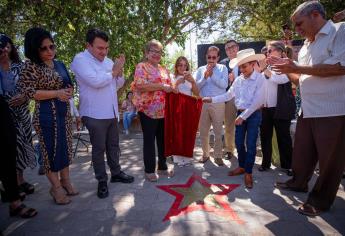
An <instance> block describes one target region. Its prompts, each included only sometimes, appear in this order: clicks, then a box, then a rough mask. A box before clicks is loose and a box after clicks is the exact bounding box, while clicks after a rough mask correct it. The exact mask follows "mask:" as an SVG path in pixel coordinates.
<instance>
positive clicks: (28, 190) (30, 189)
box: [18, 182, 35, 194]
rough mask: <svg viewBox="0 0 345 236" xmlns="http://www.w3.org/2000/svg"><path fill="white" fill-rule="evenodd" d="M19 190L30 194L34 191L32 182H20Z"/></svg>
mask: <svg viewBox="0 0 345 236" xmlns="http://www.w3.org/2000/svg"><path fill="white" fill-rule="evenodd" d="M18 187H19V192H24V193H26V194H32V193H34V192H35V186H33V185H32V184H29V183H28V182H24V183H22V184H20V185H19V186H18Z"/></svg>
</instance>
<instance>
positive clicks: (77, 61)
mask: <svg viewBox="0 0 345 236" xmlns="http://www.w3.org/2000/svg"><path fill="white" fill-rule="evenodd" d="M86 41H87V49H86V50H85V51H84V52H81V53H79V54H77V55H76V56H75V57H74V59H73V62H72V64H71V69H72V71H73V72H74V74H75V76H76V80H77V82H78V85H79V90H80V95H79V99H80V106H79V107H80V111H79V112H80V116H82V121H83V123H84V124H85V126H86V128H87V129H88V130H89V133H90V141H91V144H92V163H93V168H94V171H95V176H96V179H97V180H98V192H97V196H98V197H99V198H105V197H107V196H108V195H109V192H108V185H107V180H108V176H107V173H106V170H105V163H104V153H105V152H106V156H107V163H108V166H109V168H110V172H111V180H110V181H111V182H122V183H131V182H133V181H134V178H133V177H132V176H129V175H127V174H125V173H124V172H123V171H121V167H120V164H119V156H120V148H119V134H118V127H117V117H118V116H119V113H118V101H117V90H118V89H119V88H120V87H122V86H123V84H124V82H125V81H124V78H123V76H122V70H123V66H124V63H125V58H124V55H121V56H120V57H119V58H118V59H117V61H116V63H115V64H114V62H113V61H112V60H111V59H109V58H108V57H107V54H108V51H109V43H108V36H107V34H106V33H105V32H102V31H100V30H98V29H91V30H89V31H88V32H87V34H86Z"/></svg>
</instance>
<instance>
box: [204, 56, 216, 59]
mask: <svg viewBox="0 0 345 236" xmlns="http://www.w3.org/2000/svg"><path fill="white" fill-rule="evenodd" d="M217 58H218V57H216V56H213V57H211V56H207V59H209V60H211V59H212V60H216V59H217Z"/></svg>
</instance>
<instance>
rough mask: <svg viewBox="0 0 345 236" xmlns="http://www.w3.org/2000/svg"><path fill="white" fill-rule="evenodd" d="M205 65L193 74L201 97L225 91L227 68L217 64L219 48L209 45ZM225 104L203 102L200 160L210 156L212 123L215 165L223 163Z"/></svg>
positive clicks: (204, 160) (212, 95) (200, 123)
mask: <svg viewBox="0 0 345 236" xmlns="http://www.w3.org/2000/svg"><path fill="white" fill-rule="evenodd" d="M206 61H207V65H205V66H201V67H200V68H199V69H198V70H197V71H196V74H195V79H196V84H197V86H198V88H199V90H200V96H201V97H214V96H217V95H221V94H223V93H224V92H225V89H226V87H227V86H228V69H227V68H226V66H224V65H221V64H218V63H217V62H218V61H219V48H218V47H216V46H211V47H209V48H208V49H207V53H206ZM224 111H225V104H224V102H223V103H216V104H203V107H202V110H201V115H200V122H199V130H200V138H201V147H202V151H203V156H202V158H201V160H200V162H202V163H205V162H206V161H207V160H208V159H209V157H210V150H209V149H210V145H209V132H210V127H211V124H212V127H213V132H214V157H215V163H216V164H217V165H223V164H224V163H223V160H222V157H223V151H222V146H223V145H222V144H223V143H222V129H223V120H224Z"/></svg>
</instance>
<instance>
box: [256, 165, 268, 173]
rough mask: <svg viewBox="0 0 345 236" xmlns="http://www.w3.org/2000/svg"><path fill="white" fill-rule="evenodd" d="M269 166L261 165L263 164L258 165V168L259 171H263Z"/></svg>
mask: <svg viewBox="0 0 345 236" xmlns="http://www.w3.org/2000/svg"><path fill="white" fill-rule="evenodd" d="M269 169H270V168H267V167H263V166H260V167H259V168H258V170H259V171H261V172H263V171H268V170H269Z"/></svg>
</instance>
